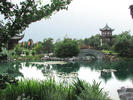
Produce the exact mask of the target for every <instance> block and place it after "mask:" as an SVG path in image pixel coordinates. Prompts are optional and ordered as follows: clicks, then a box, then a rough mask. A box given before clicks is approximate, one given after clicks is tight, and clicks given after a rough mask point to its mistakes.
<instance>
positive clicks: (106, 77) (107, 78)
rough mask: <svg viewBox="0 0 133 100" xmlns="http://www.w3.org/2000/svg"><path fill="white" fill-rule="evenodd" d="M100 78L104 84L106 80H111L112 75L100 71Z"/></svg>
mask: <svg viewBox="0 0 133 100" xmlns="http://www.w3.org/2000/svg"><path fill="white" fill-rule="evenodd" d="M100 78H102V79H103V80H104V81H105V83H106V82H107V81H108V80H110V79H111V78H112V74H111V72H104V71H101V76H100Z"/></svg>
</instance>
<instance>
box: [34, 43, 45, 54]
mask: <svg viewBox="0 0 133 100" xmlns="http://www.w3.org/2000/svg"><path fill="white" fill-rule="evenodd" d="M33 50H34V51H35V52H36V54H41V53H43V45H42V43H38V44H37V45H36V46H35V47H34V49H33Z"/></svg>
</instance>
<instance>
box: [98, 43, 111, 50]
mask: <svg viewBox="0 0 133 100" xmlns="http://www.w3.org/2000/svg"><path fill="white" fill-rule="evenodd" d="M100 49H104V50H110V45H109V44H108V43H103V45H102V46H101V47H100Z"/></svg>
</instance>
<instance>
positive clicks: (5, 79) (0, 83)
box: [0, 74, 18, 89]
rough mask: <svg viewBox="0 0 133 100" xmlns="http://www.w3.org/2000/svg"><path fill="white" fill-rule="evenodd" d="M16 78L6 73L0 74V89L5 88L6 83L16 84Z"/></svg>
mask: <svg viewBox="0 0 133 100" xmlns="http://www.w3.org/2000/svg"><path fill="white" fill-rule="evenodd" d="M17 83H18V80H16V79H15V78H14V77H11V76H9V75H7V74H3V75H2V74H0V89H5V88H6V87H7V85H8V84H15V85H17Z"/></svg>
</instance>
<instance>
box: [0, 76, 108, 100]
mask: <svg viewBox="0 0 133 100" xmlns="http://www.w3.org/2000/svg"><path fill="white" fill-rule="evenodd" d="M88 93H89V96H90V98H89V96H88ZM90 94H92V95H93V96H91V95H90ZM94 95H95V96H94ZM83 96H84V97H85V98H86V99H84V98H83ZM22 97H23V98H27V99H28V100H29V98H30V100H31V99H33V100H108V99H106V98H107V95H105V93H103V91H102V90H101V89H100V88H99V84H97V83H94V84H93V85H88V84H87V83H86V82H84V81H81V80H79V79H78V80H77V81H75V82H74V83H73V84H69V85H64V83H56V82H55V80H54V79H51V78H50V79H48V80H45V81H40V82H38V81H35V80H24V81H19V83H18V85H17V86H14V85H12V84H11V85H10V84H9V85H8V87H7V88H6V89H5V90H4V91H3V95H1V99H2V100H16V99H17V98H22Z"/></svg>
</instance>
